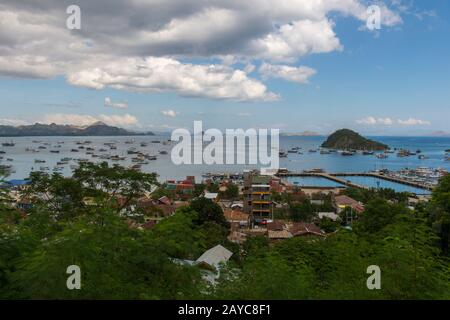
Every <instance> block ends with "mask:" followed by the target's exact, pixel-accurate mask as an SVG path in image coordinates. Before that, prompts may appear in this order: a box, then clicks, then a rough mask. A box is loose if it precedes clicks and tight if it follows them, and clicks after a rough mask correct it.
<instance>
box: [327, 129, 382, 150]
mask: <svg viewBox="0 0 450 320" xmlns="http://www.w3.org/2000/svg"><path fill="white" fill-rule="evenodd" d="M322 147H323V148H328V149H342V150H367V151H375V150H377V151H381V150H386V149H389V147H388V146H387V145H385V144H383V143H380V142H377V141H373V140H369V139H366V138H364V137H363V136H361V135H360V134H359V133H357V132H355V131H352V130H350V129H341V130H338V131H336V132H334V133H333V134H331V135H330V136H329V137H328V139H327V140H326V141H325V142H324V143H323V144H322Z"/></svg>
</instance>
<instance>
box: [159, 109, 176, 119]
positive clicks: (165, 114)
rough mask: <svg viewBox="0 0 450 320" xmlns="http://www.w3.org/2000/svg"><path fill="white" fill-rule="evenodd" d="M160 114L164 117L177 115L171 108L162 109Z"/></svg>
mask: <svg viewBox="0 0 450 320" xmlns="http://www.w3.org/2000/svg"><path fill="white" fill-rule="evenodd" d="M161 114H162V115H163V116H166V117H171V118H175V117H176V116H177V115H178V112H176V111H173V110H162V111H161Z"/></svg>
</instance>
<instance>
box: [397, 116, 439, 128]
mask: <svg viewBox="0 0 450 320" xmlns="http://www.w3.org/2000/svg"><path fill="white" fill-rule="evenodd" d="M398 123H399V124H401V125H404V126H423V125H425V126H429V125H431V122H430V121H426V120H420V119H414V118H409V119H407V120H401V119H399V120H398Z"/></svg>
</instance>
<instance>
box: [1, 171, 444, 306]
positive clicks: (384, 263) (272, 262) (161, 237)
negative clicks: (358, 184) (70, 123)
mask: <svg viewBox="0 0 450 320" xmlns="http://www.w3.org/2000/svg"><path fill="white" fill-rule="evenodd" d="M30 178H31V185H30V186H29V188H28V189H27V192H26V197H28V198H31V200H32V202H33V207H32V208H31V209H29V210H27V212H26V214H24V213H23V212H19V211H18V210H16V209H13V208H11V207H10V206H9V202H7V200H5V199H3V200H2V205H1V206H0V298H3V299H54V298H58V299H108V298H110V299H119V298H120V299H204V298H216V299H450V288H449V283H450V262H449V258H448V240H449V221H450V219H449V214H450V213H449V212H450V176H446V177H445V178H444V179H443V181H442V182H441V184H440V186H439V187H438V188H436V190H435V191H434V193H433V197H432V201H431V202H430V203H428V204H423V205H420V206H419V207H418V208H417V209H416V210H415V211H412V210H410V209H408V207H407V206H406V205H405V203H404V202H403V201H401V198H402V196H401V195H397V194H393V195H389V194H387V193H386V192H382V193H377V192H372V194H370V193H364V194H360V195H356V196H360V197H361V198H360V200H361V201H363V202H364V203H365V205H366V211H365V213H364V214H363V215H362V216H361V218H360V219H359V221H358V222H356V223H354V225H353V228H352V230H348V229H345V228H342V227H341V226H339V225H336V224H335V223H331V222H330V221H327V220H324V221H321V226H322V228H323V229H325V230H327V231H328V232H333V231H336V232H334V233H332V234H330V235H329V236H328V237H326V238H315V237H304V238H302V237H299V238H291V239H287V240H284V241H281V242H277V243H269V242H268V241H267V238H266V237H261V236H258V237H250V238H249V239H248V240H247V241H246V242H245V243H244V244H243V245H242V246H240V247H239V246H238V245H237V244H234V243H231V242H229V241H228V239H227V235H228V229H229V225H228V223H227V221H226V220H225V218H224V215H223V212H222V209H221V208H220V206H218V205H217V204H216V203H214V202H213V201H211V200H208V199H205V198H202V197H197V198H196V199H195V200H193V201H192V202H191V203H190V205H189V206H185V207H181V208H179V209H178V210H177V212H176V213H175V214H174V215H172V216H170V217H168V218H165V219H163V220H162V221H160V222H159V223H158V224H156V225H155V226H154V227H153V228H151V229H149V230H147V229H141V228H135V227H131V224H130V222H132V221H133V219H134V216H133V214H132V211H129V207H130V206H132V205H133V203H134V202H135V201H136V200H137V199H138V198H139V197H141V196H142V195H144V194H147V193H148V192H149V191H150V190H153V189H155V187H156V185H157V183H156V177H155V175H147V174H143V173H139V172H135V171H132V170H128V169H125V168H121V167H113V168H111V167H108V166H107V165H106V164H100V165H92V164H86V165H82V166H81V167H80V169H79V170H77V172H75V175H74V176H73V177H72V178H64V177H62V176H60V175H58V174H55V175H52V176H48V175H42V174H33V175H32V176H31V177H30ZM202 189H203V188H202ZM348 192H353V193H355V194H356V191H354V190H349V191H348ZM3 195H5V193H4V192H3ZM389 198H390V199H389ZM86 199H89V201H87V200H86ZM119 199H120V201H119ZM325 200H326V201H325V204H324V205H325V206H328V205H329V204H328V202H327V201H328V200H327V199H325ZM289 210H290V214H292V218H295V219H297V220H299V221H301V220H303V219H310V218H311V216H310V212H314V211H315V209H314V208H313V207H312V205H311V203H308V202H305V201H303V202H299V203H297V204H295V202H293V203H292V204H291V206H290V208H289ZM217 244H222V245H223V246H224V247H226V248H228V249H229V250H231V251H232V252H233V257H232V259H231V260H230V262H229V263H228V265H227V267H226V268H224V269H223V270H222V271H221V277H220V279H219V281H218V283H217V284H216V285H215V287H211V286H210V285H209V284H208V283H207V282H206V281H204V280H202V271H201V270H200V269H199V267H197V266H190V265H183V264H177V263H174V262H173V259H175V258H176V259H180V260H182V259H189V260H195V259H197V258H198V257H199V256H200V255H201V254H202V253H203V252H204V251H205V250H207V249H209V248H211V247H213V246H215V245H217ZM69 265H78V266H80V268H81V272H82V287H81V290H68V289H67V287H66V280H67V277H68V274H67V273H66V269H67V267H68V266H69ZM370 265H377V266H379V267H380V269H381V289H380V290H369V289H368V288H367V286H366V280H367V278H368V276H369V274H367V267H368V266H370Z"/></svg>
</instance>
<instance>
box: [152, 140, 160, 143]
mask: <svg viewBox="0 0 450 320" xmlns="http://www.w3.org/2000/svg"><path fill="white" fill-rule="evenodd" d="M152 143H161V141H159V140H153V141H152Z"/></svg>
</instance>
